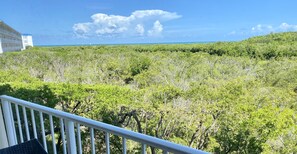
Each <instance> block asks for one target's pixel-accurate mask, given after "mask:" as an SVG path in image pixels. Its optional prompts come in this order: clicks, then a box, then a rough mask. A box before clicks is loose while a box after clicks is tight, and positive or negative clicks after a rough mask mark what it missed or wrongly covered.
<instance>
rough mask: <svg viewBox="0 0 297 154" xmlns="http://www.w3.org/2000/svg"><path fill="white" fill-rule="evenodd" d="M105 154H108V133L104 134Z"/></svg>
mask: <svg viewBox="0 0 297 154" xmlns="http://www.w3.org/2000/svg"><path fill="white" fill-rule="evenodd" d="M105 144H106V154H110V146H109V133H107V132H106V133H105Z"/></svg>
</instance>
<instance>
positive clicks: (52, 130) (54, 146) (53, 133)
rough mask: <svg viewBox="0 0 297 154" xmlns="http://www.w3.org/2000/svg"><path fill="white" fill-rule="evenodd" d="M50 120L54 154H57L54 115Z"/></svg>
mask: <svg viewBox="0 0 297 154" xmlns="http://www.w3.org/2000/svg"><path fill="white" fill-rule="evenodd" d="M49 120H50V128H51V135H52V144H53V152H54V154H57V149H56V140H55V130H54V122H53V116H52V115H49Z"/></svg>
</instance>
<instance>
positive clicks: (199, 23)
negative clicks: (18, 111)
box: [0, 0, 297, 45]
mask: <svg viewBox="0 0 297 154" xmlns="http://www.w3.org/2000/svg"><path fill="white" fill-rule="evenodd" d="M296 6H297V1H296V0H249V1H240V0H226V1H222V0H204V1H201V0H26V1H24V0H2V1H1V5H0V20H3V21H4V22H6V23H7V24H8V25H10V26H11V27H13V28H14V29H16V30H17V31H19V32H21V33H30V34H32V35H33V41H34V44H35V45H67V44H117V43H162V42H202V41H234V40H235V41H236V40H242V39H245V38H248V37H250V36H255V35H262V34H267V33H270V32H282V31H297V11H296Z"/></svg>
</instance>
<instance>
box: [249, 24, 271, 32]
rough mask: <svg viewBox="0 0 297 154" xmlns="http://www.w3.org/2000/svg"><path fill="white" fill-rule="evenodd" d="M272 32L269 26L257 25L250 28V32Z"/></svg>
mask: <svg viewBox="0 0 297 154" xmlns="http://www.w3.org/2000/svg"><path fill="white" fill-rule="evenodd" d="M267 31H269V32H273V31H274V28H273V27H272V26H271V25H261V24H258V25H257V26H255V27H253V28H252V32H267Z"/></svg>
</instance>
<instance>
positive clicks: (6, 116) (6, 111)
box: [2, 100, 17, 146]
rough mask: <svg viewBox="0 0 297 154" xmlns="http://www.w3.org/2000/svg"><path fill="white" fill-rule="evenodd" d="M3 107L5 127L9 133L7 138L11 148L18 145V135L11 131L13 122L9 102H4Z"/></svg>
mask: <svg viewBox="0 0 297 154" xmlns="http://www.w3.org/2000/svg"><path fill="white" fill-rule="evenodd" d="M2 107H3V116H4V120H5V126H6V131H7V138H8V143H9V146H13V145H16V144H17V142H16V140H15V136H16V133H15V132H14V131H13V130H12V129H11V128H12V127H13V124H12V120H11V118H12V117H11V113H10V112H11V110H10V108H9V102H8V101H7V100H2Z"/></svg>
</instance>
